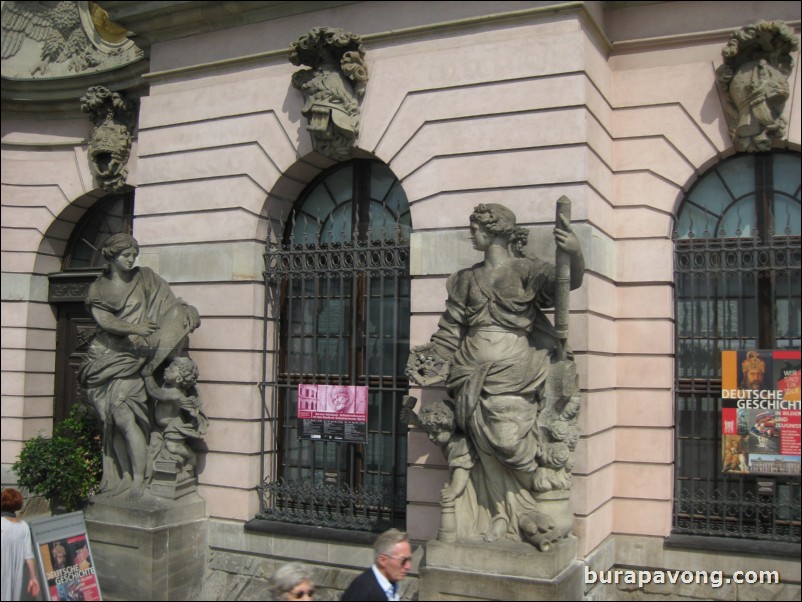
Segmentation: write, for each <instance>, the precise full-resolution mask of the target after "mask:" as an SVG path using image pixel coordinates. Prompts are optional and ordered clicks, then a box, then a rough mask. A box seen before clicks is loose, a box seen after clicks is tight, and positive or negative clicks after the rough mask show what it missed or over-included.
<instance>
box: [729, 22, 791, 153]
mask: <svg viewBox="0 0 802 602" xmlns="http://www.w3.org/2000/svg"><path fill="white" fill-rule="evenodd" d="M798 49H799V39H798V38H797V37H796V36H795V35H794V34H793V32H792V31H791V30H790V29H789V28H788V27H787V26H786V25H785V24H784V23H783V22H781V21H758V22H757V23H754V24H752V25H746V26H745V27H742V28H741V29H738V30H736V31H734V32H733V33H732V37H731V38H730V41H729V42H728V43H727V45H726V46H725V47H724V49H723V50H722V51H721V54H722V56H723V57H724V64H723V65H721V66H720V67H719V68H718V69H716V80H717V82H718V85H719V88H720V89H721V90H722V92H723V93H724V94H723V96H724V101H725V112H726V117H727V125H728V126H729V129H730V135H731V136H732V141H733V143H734V145H735V148H736V149H737V150H739V151H747V152H759V151H768V150H770V149H771V145H772V141H773V140H777V139H780V138H782V137H783V136H784V135H785V130H786V127H787V126H788V123H787V120H786V119H785V118H784V117H783V116H782V114H783V110H784V109H785V102H786V100H788V96H789V93H790V91H789V86H788V75H789V74H790V73H791V67H792V66H793V59H792V58H791V52H792V51H795V50H798Z"/></svg>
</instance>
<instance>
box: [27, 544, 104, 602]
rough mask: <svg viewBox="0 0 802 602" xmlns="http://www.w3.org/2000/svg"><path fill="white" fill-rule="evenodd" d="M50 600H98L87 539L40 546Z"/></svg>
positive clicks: (98, 590) (97, 590)
mask: <svg viewBox="0 0 802 602" xmlns="http://www.w3.org/2000/svg"><path fill="white" fill-rule="evenodd" d="M39 553H40V555H41V559H42V567H43V570H44V573H45V580H46V582H47V591H48V594H49V596H50V600H100V599H101V598H100V588H99V587H98V583H97V575H95V567H94V565H93V563H92V556H91V554H90V552H89V544H88V542H87V540H86V535H77V536H75V537H69V538H67V539H58V540H56V541H50V542H48V543H42V544H39Z"/></svg>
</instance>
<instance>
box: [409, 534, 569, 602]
mask: <svg viewBox="0 0 802 602" xmlns="http://www.w3.org/2000/svg"><path fill="white" fill-rule="evenodd" d="M576 550H577V543H576V538H574V537H572V536H569V537H568V538H566V539H564V540H563V541H561V542H560V543H559V544H557V545H555V546H554V547H553V548H552V549H551V550H550V551H548V552H539V551H538V550H536V549H535V548H534V547H532V546H531V545H528V544H523V543H514V542H511V541H501V542H494V543H487V542H484V541H475V542H473V541H459V542H454V543H444V542H441V541H430V542H429V543H427V544H426V556H425V564H424V565H422V566H421V569H420V599H421V600H581V599H582V595H583V591H584V585H583V581H582V563H581V562H579V561H578V560H577V559H576Z"/></svg>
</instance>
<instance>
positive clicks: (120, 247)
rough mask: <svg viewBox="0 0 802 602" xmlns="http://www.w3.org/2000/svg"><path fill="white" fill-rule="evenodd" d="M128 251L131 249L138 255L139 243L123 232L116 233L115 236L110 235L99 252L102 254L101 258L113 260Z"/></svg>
mask: <svg viewBox="0 0 802 602" xmlns="http://www.w3.org/2000/svg"><path fill="white" fill-rule="evenodd" d="M128 249H133V250H134V252H135V253H136V254H137V255H139V243H138V242H137V241H136V238H134V237H133V236H131V235H130V234H126V233H125V232H118V233H117V234H112V235H111V236H109V237H108V238H107V239H106V240H104V241H103V246H102V247H101V249H100V252H101V253H103V257H105V258H106V259H114V258H115V257H118V256H119V255H120V253H122V252H123V251H126V250H128Z"/></svg>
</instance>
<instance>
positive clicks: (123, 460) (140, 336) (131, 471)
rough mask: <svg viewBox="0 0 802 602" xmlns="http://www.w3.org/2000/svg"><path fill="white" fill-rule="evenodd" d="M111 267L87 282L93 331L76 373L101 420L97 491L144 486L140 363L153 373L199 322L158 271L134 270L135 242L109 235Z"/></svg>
mask: <svg viewBox="0 0 802 602" xmlns="http://www.w3.org/2000/svg"><path fill="white" fill-rule="evenodd" d="M101 251H102V253H103V257H104V258H105V259H106V260H107V261H108V262H109V265H108V269H107V270H106V271H105V272H104V273H103V274H102V275H101V276H99V277H98V279H97V280H95V282H93V283H92V285H91V286H90V287H89V293H88V295H87V298H86V306H87V308H88V309H89V312H90V313H91V314H92V317H93V318H94V319H95V322H97V333H96V334H95V337H94V339H93V340H92V344H91V346H90V348H89V351H88V353H87V357H86V359H85V361H84V363H83V364H82V365H81V368H80V370H79V374H78V376H79V380H80V382H81V384H82V385H83V386H84V387H85V388H86V392H87V397H88V398H89V401H90V402H91V403H92V405H93V406H94V407H95V409H96V410H97V411H98V413H99V415H100V417H101V419H102V421H103V484H102V487H101V489H102V491H107V492H109V493H110V494H111V495H119V494H121V493H124V492H126V491H128V492H129V494H128V498H129V499H138V498H140V497H141V496H142V494H143V493H144V489H145V484H146V483H145V472H146V463H147V451H148V438H149V436H150V429H151V425H150V420H149V417H148V407H147V400H148V396H147V391H146V389H145V383H144V380H143V377H142V374H141V371H142V369H143V366H146V371H147V373H152V372H153V370H154V369H156V368H157V367H158V366H159V365H160V364H161V363H162V362H163V361H164V359H166V358H167V357H168V356H169V355H176V354H178V353H179V352H180V351H181V349H182V347H183V344H184V341H185V338H186V335H187V334H188V333H189V332H192V331H193V330H195V328H197V327H198V325H199V324H200V318H199V316H198V312H197V310H196V309H195V308H194V307H192V306H190V305H187V304H186V303H184V302H183V301H182V300H181V299H177V298H176V297H175V295H173V292H172V291H171V290H170V285H169V284H167V282H165V281H164V280H163V279H162V278H161V277H160V276H159V275H158V274H156V273H155V272H154V271H153V270H151V269H149V268H146V267H134V262H135V261H136V258H137V256H138V255H139V244H138V243H137V241H136V240H135V239H134V238H133V237H132V236H130V235H128V234H123V233H120V234H114V235H112V236H110V237H109V238H107V239H106V241H105V242H104V244H103V247H102V249H101Z"/></svg>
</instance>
